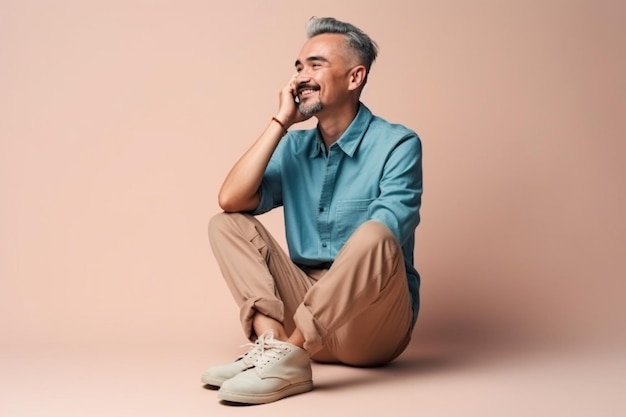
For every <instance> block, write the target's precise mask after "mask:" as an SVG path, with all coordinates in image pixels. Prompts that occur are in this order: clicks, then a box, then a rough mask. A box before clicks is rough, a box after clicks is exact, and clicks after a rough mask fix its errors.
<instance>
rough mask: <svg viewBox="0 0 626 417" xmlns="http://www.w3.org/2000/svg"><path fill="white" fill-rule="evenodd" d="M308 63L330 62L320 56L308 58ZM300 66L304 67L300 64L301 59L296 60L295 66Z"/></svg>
mask: <svg viewBox="0 0 626 417" xmlns="http://www.w3.org/2000/svg"><path fill="white" fill-rule="evenodd" d="M306 61H307V62H312V61H321V62H328V60H327V59H326V58H324V57H323V56H320V55H313V56H310V57H308V58H307V59H306ZM299 65H302V62H300V60H299V59H296V62H295V66H296V67H297V66H299Z"/></svg>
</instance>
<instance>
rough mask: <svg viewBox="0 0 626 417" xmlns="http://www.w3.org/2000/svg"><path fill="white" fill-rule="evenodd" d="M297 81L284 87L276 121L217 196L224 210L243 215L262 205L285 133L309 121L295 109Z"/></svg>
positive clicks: (232, 173)
mask: <svg viewBox="0 0 626 417" xmlns="http://www.w3.org/2000/svg"><path fill="white" fill-rule="evenodd" d="M296 87H297V85H296V77H295V76H294V77H293V78H292V79H291V80H290V81H289V83H288V84H287V85H286V86H285V87H283V89H282V90H281V91H280V95H279V108H278V114H277V116H276V119H278V120H279V121H280V123H282V125H283V126H281V124H280V123H278V122H276V121H275V120H272V121H271V122H270V124H269V126H267V128H266V129H265V131H264V132H263V134H262V135H261V136H260V137H259V138H258V139H257V140H256V142H254V144H253V145H252V146H251V147H250V148H249V149H248V150H247V151H246V152H245V153H244V154H243V156H242V157H241V158H240V159H239V160H238V161H237V163H235V165H234V166H233V167H232V169H231V170H230V172H229V173H228V175H227V176H226V179H225V180H224V183H223V184H222V187H221V188H220V192H219V195H218V202H219V205H220V207H221V208H222V210H224V211H227V212H241V211H251V210H254V209H255V208H256V207H257V206H258V205H259V201H260V195H259V187H260V185H261V181H262V180H263V174H264V172H265V169H266V168H267V164H268V163H269V161H270V158H271V157H272V154H273V153H274V150H276V146H278V143H279V142H280V140H281V138H282V137H283V136H284V134H285V131H286V130H287V129H288V128H289V127H290V126H291V125H293V124H294V123H298V122H301V121H303V120H306V119H307V117H305V116H303V115H302V113H300V111H298V108H297V106H296V103H295V101H294V97H295V94H296Z"/></svg>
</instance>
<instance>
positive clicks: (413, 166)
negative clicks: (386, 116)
mask: <svg viewBox="0 0 626 417" xmlns="http://www.w3.org/2000/svg"><path fill="white" fill-rule="evenodd" d="M379 187H380V195H379V197H378V198H377V199H376V200H374V202H373V203H372V204H371V205H370V208H369V218H370V220H377V221H380V222H381V223H383V224H385V225H386V226H387V227H388V228H389V229H390V230H391V231H392V232H393V233H394V235H395V236H396V237H397V238H398V241H399V242H400V244H401V245H403V244H404V243H405V242H406V241H407V239H409V238H410V237H411V236H412V235H413V234H414V233H415V228H416V227H417V225H418V223H419V221H420V215H419V210H420V206H421V201H422V146H421V141H420V139H419V137H418V136H417V135H416V134H410V135H407V136H405V137H404V139H403V140H402V141H401V142H400V143H399V144H398V145H397V146H396V148H395V149H394V150H393V151H392V152H391V154H390V155H389V158H388V160H387V162H386V164H385V170H384V173H383V177H382V178H381V181H380V184H379Z"/></svg>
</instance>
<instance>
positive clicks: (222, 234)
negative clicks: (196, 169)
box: [209, 213, 315, 340]
mask: <svg viewBox="0 0 626 417" xmlns="http://www.w3.org/2000/svg"><path fill="white" fill-rule="evenodd" d="M209 238H210V241H211V247H212V249H213V253H214V254H215V258H216V260H217V263H218V265H219V267H220V269H221V271H222V274H223V276H224V279H225V280H226V283H227V285H228V287H229V289H230V291H231V293H232V295H233V297H234V299H235V302H236V303H237V305H238V306H239V308H240V319H241V324H242V326H243V329H244V332H245V334H246V337H248V338H249V339H250V340H254V339H255V338H256V337H257V336H260V335H261V334H262V333H264V330H267V329H269V328H271V329H272V330H274V333H275V336H276V337H277V338H279V339H283V340H284V339H286V338H287V336H288V335H289V334H291V332H293V330H294V329H295V324H294V321H293V317H292V315H293V312H294V311H295V310H296V308H297V306H298V305H299V304H300V303H301V301H302V299H303V298H304V295H305V294H306V292H307V291H308V289H309V288H310V287H311V286H312V285H313V283H314V282H315V281H314V280H312V279H311V278H310V277H308V276H307V274H305V273H304V272H303V271H302V270H301V269H300V268H298V267H297V266H296V265H295V264H294V263H293V262H292V261H291V259H290V258H289V256H288V255H287V254H286V253H285V252H284V251H283V249H282V248H281V247H280V245H279V244H278V243H277V242H276V240H275V239H274V238H273V237H272V235H271V234H270V233H269V232H268V231H267V229H265V227H264V226H263V225H262V224H261V223H260V222H259V221H258V220H257V219H256V218H254V217H253V216H251V215H248V214H241V213H221V214H218V215H216V216H215V217H213V218H212V219H211V223H210V225H209ZM286 311H287V312H288V314H285V312H286ZM289 312H290V313H291V314H289ZM257 313H260V314H257ZM283 326H284V327H283ZM256 327H258V328H256Z"/></svg>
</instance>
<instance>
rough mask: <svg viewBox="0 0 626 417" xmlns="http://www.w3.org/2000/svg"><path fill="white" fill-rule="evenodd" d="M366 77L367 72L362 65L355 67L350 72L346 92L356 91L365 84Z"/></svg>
mask: <svg viewBox="0 0 626 417" xmlns="http://www.w3.org/2000/svg"><path fill="white" fill-rule="evenodd" d="M366 77H367V70H366V69H365V66H363V65H357V66H356V67H354V68H352V70H351V71H350V79H349V83H348V90H356V89H358V88H360V87H362V86H363V84H365V79H366Z"/></svg>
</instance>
